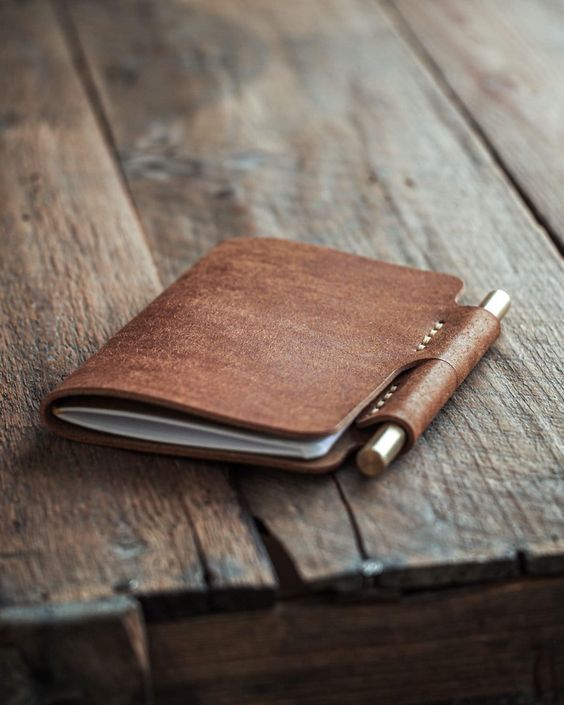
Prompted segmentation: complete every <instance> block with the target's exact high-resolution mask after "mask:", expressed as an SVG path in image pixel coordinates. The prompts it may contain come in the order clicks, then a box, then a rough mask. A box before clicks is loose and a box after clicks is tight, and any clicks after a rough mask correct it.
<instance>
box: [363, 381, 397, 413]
mask: <svg viewBox="0 0 564 705" xmlns="http://www.w3.org/2000/svg"><path fill="white" fill-rule="evenodd" d="M398 387H399V384H392V386H391V387H390V388H389V389H388V391H387V392H386V393H385V394H384V396H382V397H380V399H378V401H377V402H376V403H375V404H373V405H372V407H371V408H370V409H369V410H368V414H369V415H371V414H375V413H376V412H377V411H380V409H381V408H382V407H383V406H384V404H385V403H386V402H387V401H388V400H389V399H390V397H391V396H392V394H393V393H394V392H395V391H396V389H397V388H398Z"/></svg>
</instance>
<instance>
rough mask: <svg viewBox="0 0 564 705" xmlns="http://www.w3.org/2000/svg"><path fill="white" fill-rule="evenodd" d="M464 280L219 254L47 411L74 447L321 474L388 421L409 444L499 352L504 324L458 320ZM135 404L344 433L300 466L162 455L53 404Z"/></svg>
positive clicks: (292, 249) (232, 456)
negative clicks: (100, 400) (479, 365)
mask: <svg viewBox="0 0 564 705" xmlns="http://www.w3.org/2000/svg"><path fill="white" fill-rule="evenodd" d="M461 289H462V282H461V281H460V280H459V279H457V278H456V277H452V276H449V275H446V274H437V273H434V272H426V271H420V270H416V269H411V268H408V267H400V266H397V265H392V264H386V263H383V262H379V261H376V260H371V259H366V258H364V257H358V256H355V255H351V254H345V253H342V252H336V251H334V250H330V249H325V248H321V247H317V246H314V245H306V244H301V243H296V242H291V241H286V240H275V239H263V238H238V239H234V240H228V241H226V242H224V243H223V244H221V245H219V246H217V247H215V248H214V249H213V250H212V251H211V252H210V253H209V254H208V255H207V256H206V257H205V258H204V259H202V260H201V261H200V262H198V263H197V264H196V265H195V266H194V267H192V268H191V269H190V270H188V272H186V273H185V274H184V275H183V276H181V277H180V279H178V280H177V281H176V282H175V283H174V284H172V285H171V286H170V287H169V288H168V289H167V290H166V291H164V292H163V293H162V294H161V295H160V296H159V297H158V298H157V299H156V300H155V301H153V302H152V303H151V304H150V305H149V306H148V307H147V308H146V309H145V310H144V311H142V312H141V313H140V314H139V315H138V316H137V317H136V318H134V319H133V320H132V321H131V322H130V323H128V324H127V325H126V326H125V327H124V328H123V329H122V330H121V331H119V332H118V333H117V334H116V335H114V336H113V338H111V340H110V341H109V342H108V343H107V344H106V345H105V346H104V347H103V348H102V349H101V350H100V351H99V352H98V353H97V354H96V355H94V356H93V357H92V358H91V359H89V360H88V361H87V362H86V363H85V364H84V365H83V366H82V367H81V368H79V369H78V370H77V371H76V372H74V373H73V374H71V375H70V377H68V378H67V379H66V380H65V381H64V382H63V383H62V384H61V385H60V386H59V387H58V388H57V389H55V390H54V391H53V392H51V393H50V394H49V395H48V396H47V398H46V399H45V400H44V402H43V404H42V415H43V419H44V421H45V423H46V424H47V426H48V427H49V428H51V429H52V430H53V431H55V432H57V433H59V434H61V435H63V436H65V437H67V438H71V439H74V440H78V441H85V442H91V443H99V444H103V445H109V446H119V447H122V448H130V449H135V450H142V451H151V452H161V453H169V454H174V455H184V456H191V457H197V458H214V459H220V460H232V461H237V462H245V463H254V464H260V465H267V466H270V467H279V468H285V469H291V470H299V471H304V472H325V471H328V470H331V469H333V468H335V467H337V466H338V465H339V464H340V463H342V461H343V460H344V459H345V457H346V456H347V455H348V454H349V453H350V452H351V451H352V450H353V449H354V448H356V447H358V446H359V444H361V443H363V442H364V441H365V440H367V438H368V437H369V436H370V435H372V433H373V432H374V426H375V425H376V424H378V423H381V422H382V421H385V420H393V421H395V422H397V423H399V424H401V425H402V426H403V427H404V428H405V429H406V431H407V434H408V438H409V444H408V446H410V445H411V444H413V442H414V441H415V440H416V439H417V438H418V437H419V436H420V435H421V433H423V431H424V430H425V428H426V427H427V426H428V424H429V422H430V421H431V420H432V418H433V417H434V416H435V414H436V413H437V412H438V411H439V410H440V408H441V407H442V406H443V405H444V403H445V402H446V400H447V399H448V398H449V397H450V395H451V394H452V393H453V392H454V390H455V389H456V387H457V386H458V385H459V384H460V383H461V382H462V380H463V379H464V378H465V377H466V375H467V374H468V372H469V371H470V370H471V369H472V368H473V366H474V365H475V364H476V362H477V361H478V360H479V359H480V357H481V356H482V355H483V354H484V352H485V351H486V350H487V348H488V347H489V346H490V345H491V343H492V342H493V341H494V340H495V338H496V337H497V335H498V332H499V323H498V321H497V319H496V318H495V316H493V315H492V314H490V313H489V312H487V311H485V310H483V309H481V308H478V307H468V306H460V305H458V304H457V303H456V302H455V297H456V296H457V294H458V293H459V292H460V290H461ZM93 395H96V396H103V397H107V398H111V399H125V400H136V401H142V402H147V403H151V404H156V405H158V406H160V407H168V408H170V409H175V410H179V411H182V412H184V413H186V414H189V415H191V416H197V417H204V418H206V419H212V420H217V421H221V422H223V423H227V424H231V425H234V426H239V427H243V428H251V429H255V430H262V431H265V432H268V433H273V434H279V435H282V436H290V437H295V438H308V437H316V436H322V435H326V434H330V433H333V432H335V431H337V430H339V429H341V428H342V427H343V426H348V427H349V428H348V430H347V431H346V433H345V434H344V435H343V436H342V437H341V439H340V440H339V442H338V443H337V444H336V446H335V447H334V448H333V449H332V450H331V451H330V452H329V453H328V454H327V455H326V456H324V457H323V458H319V459H316V460H309V461H303V460H293V459H288V458H273V457H266V456H260V455H254V454H248V455H242V454H238V453H231V452H220V451H217V452H216V451H210V450H201V449H196V448H188V447H182V446H175V445H168V444H157V443H153V442H148V441H142V440H137V439H130V438H122V437H119V436H113V435H110V434H104V433H100V432H97V431H90V430H88V429H84V428H80V427H79V426H75V425H72V424H69V423H67V422H64V421H61V420H59V419H57V418H56V416H55V415H54V414H53V413H52V407H53V404H54V403H55V402H60V401H62V400H68V399H69V398H71V397H77V396H78V397H91V396H93Z"/></svg>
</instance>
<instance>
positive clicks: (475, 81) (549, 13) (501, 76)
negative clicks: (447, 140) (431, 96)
mask: <svg viewBox="0 0 564 705" xmlns="http://www.w3.org/2000/svg"><path fill="white" fill-rule="evenodd" d="M395 5H396V6H397V8H398V10H400V12H401V16H402V17H403V18H404V21H405V22H406V23H407V25H408V26H409V28H410V29H411V31H412V32H413V33H414V35H415V37H416V38H413V41H414V42H415V43H417V44H418V45H419V43H420V46H422V47H423V51H424V52H425V53H426V54H427V58H428V59H429V60H430V61H431V63H432V64H433V65H434V70H436V71H438V72H439V73H440V75H441V76H442V77H444V79H445V80H446V81H447V82H448V85H449V86H450V88H451V89H452V90H453V91H454V92H455V94H456V95H457V96H458V98H459V99H460V100H461V101H462V103H463V104H464V106H465V108H466V109H467V110H468V111H469V113H470V114H471V115H472V118H473V119H474V120H475V121H476V122H477V124H478V125H479V127H480V129H481V130H482V131H483V133H484V135H485V136H486V138H487V140H488V142H489V143H490V144H491V146H492V147H493V149H494V150H495V152H496V153H497V156H498V158H499V160H500V162H501V163H502V164H503V166H504V167H505V168H506V169H507V170H508V171H509V172H510V174H511V176H512V178H513V179H515V181H516V182H517V184H518V186H519V188H520V189H521V190H522V191H523V192H524V194H525V195H526V198H527V199H528V200H529V201H530V203H531V205H532V206H533V208H534V209H535V211H536V213H537V215H538V218H539V220H540V221H541V222H543V223H544V224H545V225H546V227H547V228H548V229H549V231H550V232H551V234H552V235H553V237H554V238H555V240H556V241H557V242H558V243H559V245H560V247H563V246H564V205H563V203H562V196H561V190H562V182H563V180H564V156H563V150H562V124H563V123H564V85H563V83H562V79H561V77H562V74H563V72H564V3H562V2H561V1H559V0H556V2H554V1H552V0H538V1H536V2H530V1H529V0H496V2H489V1H488V0H470V1H469V2H467V1H466V0H431V2H417V0H395Z"/></svg>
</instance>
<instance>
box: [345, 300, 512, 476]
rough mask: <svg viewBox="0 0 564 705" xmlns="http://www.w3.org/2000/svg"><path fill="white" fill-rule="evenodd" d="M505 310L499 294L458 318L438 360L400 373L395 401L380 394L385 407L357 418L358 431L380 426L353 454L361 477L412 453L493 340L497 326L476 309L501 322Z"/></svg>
mask: <svg viewBox="0 0 564 705" xmlns="http://www.w3.org/2000/svg"><path fill="white" fill-rule="evenodd" d="M509 307H510V297H509V295H508V294H507V293H506V292H505V291H502V290H501V289H498V290H496V291H492V292H490V293H489V294H488V295H487V296H486V297H484V299H483V300H482V302H481V304H480V306H479V307H474V308H471V307H468V308H467V309H465V311H466V314H467V316H466V319H464V318H463V317H461V323H459V326H458V328H456V329H455V330H450V332H448V334H447V335H446V336H445V338H444V339H443V342H442V344H441V345H440V346H436V347H435V349H434V353H435V355H437V357H436V358H430V359H423V360H422V361H421V362H420V363H419V364H418V365H417V366H416V367H415V368H413V369H412V370H409V371H408V372H406V373H404V374H403V375H402V376H401V377H400V379H399V380H398V381H396V382H394V385H393V387H392V388H393V390H394V393H393V395H392V394H390V392H389V391H388V392H385V393H384V395H383V397H382V399H386V398H387V399H389V401H387V402H386V403H385V404H382V402H381V401H380V402H379V403H378V402H377V403H376V404H373V405H372V407H371V408H370V409H369V410H368V411H367V412H365V413H364V414H362V415H361V417H360V418H359V421H358V425H359V426H360V427H363V426H371V425H374V423H378V428H377V430H376V433H375V434H374V435H373V436H372V437H371V439H370V440H369V441H368V442H367V443H366V444H365V445H364V446H363V447H362V448H361V450H360V451H359V452H358V454H357V466H358V468H359V470H360V471H361V472H362V473H363V474H365V475H369V476H374V475H377V474H379V473H380V472H382V471H383V470H385V469H386V468H387V467H388V466H389V465H390V463H392V462H393V460H394V459H395V458H396V457H397V456H398V455H399V454H400V453H403V452H406V451H407V450H409V449H410V448H411V446H412V445H413V443H414V442H415V441H416V440H417V438H418V437H419V436H420V435H421V434H422V433H423V432H424V431H425V429H426V428H427V426H428V425H429V424H430V423H431V421H432V420H433V418H434V417H435V416H436V414H437V413H438V412H439V411H440V410H441V409H442V407H443V406H444V404H445V403H446V402H447V401H448V399H449V398H450V397H451V396H452V394H453V393H454V391H455V390H456V389H457V387H458V386H459V385H460V384H461V383H462V382H463V380H464V379H465V377H466V375H467V374H468V373H469V372H470V371H471V370H472V368H473V367H474V365H475V364H476V363H477V362H478V360H479V359H480V358H481V357H482V355H483V354H484V352H485V351H486V350H487V349H488V348H489V347H490V345H491V343H492V342H493V341H494V340H495V338H496V337H497V334H498V332H499V324H495V323H494V322H492V320H493V319H492V318H491V317H488V316H484V315H483V314H479V313H478V312H479V309H484V310H486V311H488V312H489V313H490V314H493V315H494V316H495V318H496V319H497V320H498V321H500V320H501V319H502V318H503V317H504V316H505V315H506V314H507V311H508V310H509ZM447 331H448V327H447Z"/></svg>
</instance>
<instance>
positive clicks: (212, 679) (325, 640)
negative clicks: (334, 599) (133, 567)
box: [149, 579, 564, 705]
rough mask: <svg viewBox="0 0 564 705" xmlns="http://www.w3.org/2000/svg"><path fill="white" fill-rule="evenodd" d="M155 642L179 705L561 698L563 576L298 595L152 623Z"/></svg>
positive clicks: (166, 689)
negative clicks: (351, 598)
mask: <svg viewBox="0 0 564 705" xmlns="http://www.w3.org/2000/svg"><path fill="white" fill-rule="evenodd" d="M328 624H329V625H330V628H328ZM149 641H150V644H151V651H152V664H153V675H154V678H155V690H156V694H157V696H158V697H157V700H158V701H162V702H165V703H167V705H168V704H170V705H184V703H185V702H186V697H187V694H188V693H189V694H190V696H191V697H192V698H193V699H194V702H197V703H198V704H199V705H208V703H209V704H210V705H211V704H212V703H213V704H214V705H216V704H217V703H221V705H228V704H231V703H233V704H237V705H238V704H239V703H246V704H248V705H274V704H276V705H282V703H284V704H286V703H300V705H301V704H302V703H303V704H304V705H313V704H315V705H321V704H324V703H327V705H341V703H343V704H344V705H349V704H350V705H372V704H373V703H374V702H378V703H382V704H383V705H408V704H411V703H417V702H427V703H441V702H442V703H455V702H456V703H465V704H466V703H469V704H475V705H478V704H481V705H494V703H496V704H497V705H503V704H505V705H510V704H511V703H519V705H536V704H540V703H544V702H546V703H550V702H557V703H561V702H564V700H562V699H557V698H556V697H554V693H557V692H558V691H560V692H562V690H563V689H564V586H563V584H562V581H560V580H554V579H552V580H550V579H548V580H547V579H540V580H537V581H532V580H525V581H518V582H511V583H507V584H503V583H502V584H493V585H489V586H486V587H480V588H476V587H470V588H468V587H466V588H459V589H447V590H444V591H437V592H436V593H435V594H430V593H423V594H419V595H411V596H410V597H408V598H404V599H402V600H401V601H400V602H399V603H397V604H396V603H394V601H393V600H388V601H379V602H378V601H371V602H364V603H356V604H348V605H338V604H333V605H327V604H323V603H319V602H313V603H312V602H311V601H310V602H306V603H304V602H300V601H293V602H292V601H290V602H286V603H281V604H279V605H278V606H277V607H276V608H275V609H273V610H269V611H263V612H260V613H253V614H250V613H243V612H242V613H238V614H230V615H209V616H203V617H200V618H197V619H195V620H191V621H190V623H189V624H188V623H186V622H185V621H182V620H181V621H178V622H175V623H173V622H168V623H161V624H154V625H149ZM234 643H236V644H238V648H237V649H236V650H234V649H233V646H232V645H233V644H234ZM492 686H493V687H492ZM492 692H493V693H495V694H496V697H495V699H494V698H492V697H491V695H492ZM551 698H554V700H551Z"/></svg>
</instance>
